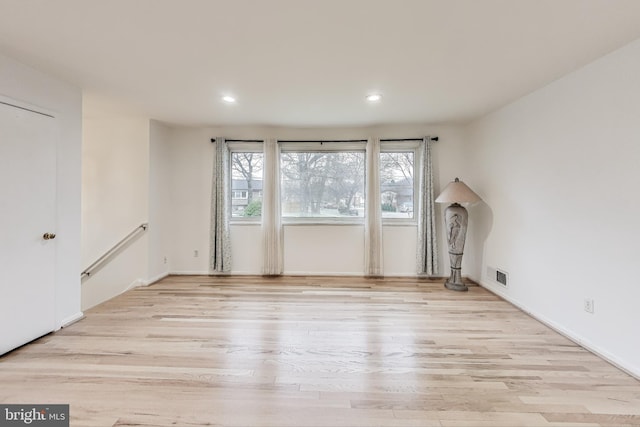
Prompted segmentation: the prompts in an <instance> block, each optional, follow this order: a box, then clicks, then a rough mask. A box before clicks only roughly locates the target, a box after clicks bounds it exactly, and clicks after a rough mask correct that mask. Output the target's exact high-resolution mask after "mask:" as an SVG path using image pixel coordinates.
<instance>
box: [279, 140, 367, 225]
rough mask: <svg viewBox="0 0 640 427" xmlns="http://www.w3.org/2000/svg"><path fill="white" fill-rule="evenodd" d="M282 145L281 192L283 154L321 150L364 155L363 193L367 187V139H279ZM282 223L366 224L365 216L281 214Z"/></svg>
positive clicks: (317, 151)
mask: <svg viewBox="0 0 640 427" xmlns="http://www.w3.org/2000/svg"><path fill="white" fill-rule="evenodd" d="M278 144H279V146H280V158H279V159H278V160H279V161H280V177H279V179H280V192H281V194H282V193H283V189H282V188H283V185H282V180H283V174H282V154H283V153H320V152H329V153H337V152H358V153H362V155H363V156H364V161H365V167H364V171H363V174H364V176H363V190H364V191H363V194H364V193H366V189H367V170H366V147H367V142H366V141H364V140H363V141H349V142H334V141H327V142H315V141H314V142H310V141H278ZM281 221H282V225H285V226H288V225H364V221H365V216H364V215H362V216H357V217H351V216H344V217H292V216H285V215H281Z"/></svg>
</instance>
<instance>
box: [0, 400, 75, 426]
mask: <svg viewBox="0 0 640 427" xmlns="http://www.w3.org/2000/svg"><path fill="white" fill-rule="evenodd" d="M16 426H37V427H69V405H0V427H16Z"/></svg>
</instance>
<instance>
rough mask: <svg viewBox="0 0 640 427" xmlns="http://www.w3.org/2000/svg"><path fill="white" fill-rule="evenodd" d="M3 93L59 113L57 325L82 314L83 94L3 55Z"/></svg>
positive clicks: (0, 61)
mask: <svg viewBox="0 0 640 427" xmlns="http://www.w3.org/2000/svg"><path fill="white" fill-rule="evenodd" d="M0 70H2V72H1V73H0V94H2V95H4V96H7V97H10V98H13V99H16V100H19V101H23V102H26V103H28V104H31V105H35V106H39V107H42V108H44V109H47V110H49V111H52V112H54V113H55V116H56V120H57V122H58V123H59V126H60V140H59V141H58V154H57V162H58V164H57V194H56V196H57V228H56V234H57V235H58V237H57V238H56V245H57V259H56V301H55V306H56V327H60V326H62V325H64V324H66V323H68V322H70V321H72V320H74V319H77V318H79V317H80V316H82V312H81V311H80V269H81V267H80V174H81V171H80V165H81V160H80V147H81V141H82V139H81V138H82V94H81V91H80V89H79V88H77V87H74V86H71V85H69V84H67V83H65V82H62V81H60V80H57V79H56V78H54V77H51V76H48V75H46V74H44V73H41V72H39V71H37V70H35V69H33V68H30V67H27V66H25V65H23V64H20V63H18V62H16V61H14V60H12V59H10V58H8V57H6V56H3V55H1V54H0Z"/></svg>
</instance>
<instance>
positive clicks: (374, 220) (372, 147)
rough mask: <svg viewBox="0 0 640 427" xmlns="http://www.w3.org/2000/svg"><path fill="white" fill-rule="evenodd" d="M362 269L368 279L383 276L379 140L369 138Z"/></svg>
mask: <svg viewBox="0 0 640 427" xmlns="http://www.w3.org/2000/svg"><path fill="white" fill-rule="evenodd" d="M366 157H367V166H366V177H367V180H366V185H367V187H366V195H365V196H366V198H365V200H366V204H365V226H364V247H365V252H364V268H365V275H366V276H369V277H382V276H383V273H384V271H383V257H382V208H381V206H382V205H381V196H380V139H379V138H369V140H368V141H367V149H366Z"/></svg>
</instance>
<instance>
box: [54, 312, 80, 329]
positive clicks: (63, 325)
mask: <svg viewBox="0 0 640 427" xmlns="http://www.w3.org/2000/svg"><path fill="white" fill-rule="evenodd" d="M82 319H84V313H83V312H82V311H79V312H77V313H76V314H74V315H72V316H69V317H66V318H64V319H62V322H60V328H58V329H62V328H66V327H67V326H71V325H73V324H74V323H76V322H79V321H81V320H82Z"/></svg>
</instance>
